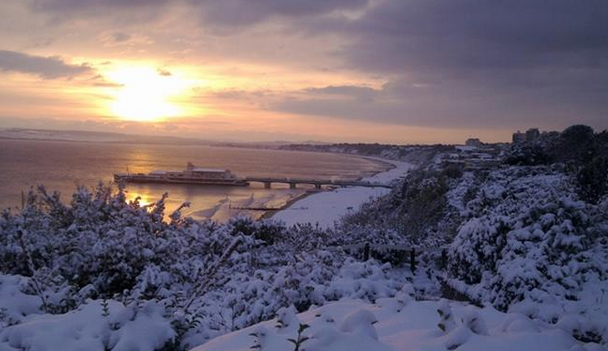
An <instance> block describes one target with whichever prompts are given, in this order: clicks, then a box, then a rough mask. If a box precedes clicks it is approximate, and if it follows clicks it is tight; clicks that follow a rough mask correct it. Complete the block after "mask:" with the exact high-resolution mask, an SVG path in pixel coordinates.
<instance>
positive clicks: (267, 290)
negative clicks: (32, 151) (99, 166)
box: [0, 185, 405, 350]
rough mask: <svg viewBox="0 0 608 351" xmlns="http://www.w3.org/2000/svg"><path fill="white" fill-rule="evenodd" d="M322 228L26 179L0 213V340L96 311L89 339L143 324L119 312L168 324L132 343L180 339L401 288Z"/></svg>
mask: <svg viewBox="0 0 608 351" xmlns="http://www.w3.org/2000/svg"><path fill="white" fill-rule="evenodd" d="M328 235H329V234H328V233H327V232H325V231H322V230H319V229H318V228H315V227H312V226H307V225H303V226H296V227H294V228H290V229H287V228H285V227H283V226H281V225H280V224H277V223H273V222H254V221H251V220H250V219H246V218H237V219H234V220H232V221H230V222H228V223H226V224H223V225H219V224H216V223H214V222H196V221H193V220H190V219H187V218H185V219H184V218H181V217H180V215H179V211H178V212H176V213H173V214H170V215H168V216H166V217H165V215H164V198H162V199H160V200H159V201H158V202H156V203H154V204H151V205H149V206H141V205H140V204H139V202H138V200H135V201H133V202H127V201H126V200H125V196H124V193H123V192H122V190H119V191H118V192H117V193H115V194H113V193H112V191H111V190H110V189H109V188H107V187H104V186H102V185H100V186H98V187H97V188H96V189H95V190H94V191H93V192H90V191H88V190H86V189H82V188H81V189H79V190H78V191H77V192H76V193H75V194H74V196H73V198H72V201H71V202H70V204H69V205H68V204H64V203H62V202H61V201H60V198H59V195H58V194H48V193H47V192H46V191H45V190H44V189H40V191H39V192H38V193H36V192H33V191H32V192H30V194H29V196H28V198H27V204H26V206H25V208H24V209H23V210H22V211H20V212H17V213H11V212H9V211H5V212H3V214H2V217H1V218H0V271H1V273H2V274H4V275H0V277H1V278H2V279H1V280H0V296H10V298H2V299H0V325H1V326H2V327H4V330H2V331H0V347H2V346H1V345H3V343H8V344H10V345H21V346H11V347H24V348H27V347H30V346H27V345H33V344H34V343H37V342H40V341H39V338H42V337H43V336H42V335H46V334H41V332H40V333H39V332H33V331H32V330H33V329H32V328H33V327H32V326H34V325H36V324H37V323H42V321H44V323H48V324H49V328H51V330H55V331H56V332H57V333H60V330H63V329H62V328H63V327H62V324H63V321H67V320H69V321H71V322H70V323H74V321H76V320H79V319H80V318H81V317H79V316H84V314H87V315H88V314H96V313H98V314H99V316H97V317H99V318H97V317H96V318H93V319H92V320H91V325H90V326H89V325H87V327H86V328H93V329H94V330H93V329H87V333H88V332H89V331H90V330H93V331H91V333H93V334H94V335H98V334H99V333H100V334H99V335H101V336H100V338H101V339H99V340H98V343H97V344H96V345H98V346H99V347H98V348H94V347H92V348H90V349H91V350H94V349H99V350H106V349H112V350H121V349H123V348H121V347H119V346H120V345H128V344H124V343H127V342H128V341H127V340H126V339H125V338H127V337H129V338H131V337H130V336H128V335H130V334H129V333H130V332H129V330H130V328H136V329H137V328H140V327H137V326H135V325H132V324H130V323H123V322H122V321H123V320H125V318H126V320H128V321H133V322H134V323H138V320H139V319H138V318H140V317H138V316H147V317H146V318H151V319H153V320H154V321H156V322H154V323H156V324H151V328H152V327H153V326H154V325H158V326H159V328H161V329H163V328H164V329H163V330H162V331H158V332H154V337H155V338H156V339H155V340H156V341H154V344H153V345H147V346H146V345H144V346H141V345H140V346H138V347H140V349H142V350H152V349H159V348H160V346H162V347H165V348H166V349H183V348H188V347H191V346H195V345H198V344H201V343H203V342H205V341H206V340H208V339H211V338H213V337H215V336H217V335H221V334H224V333H226V332H230V331H233V330H237V329H240V328H244V327H247V326H250V325H252V324H255V323H258V322H260V321H264V320H268V319H270V318H273V317H274V316H275V315H276V313H277V311H279V310H280V309H281V308H285V307H289V306H295V307H296V308H297V309H298V311H303V310H306V309H308V308H309V307H310V306H311V305H313V304H315V305H322V304H325V303H326V302H327V301H333V300H338V299H340V298H343V297H351V298H361V299H365V300H368V301H375V300H376V299H378V298H381V297H387V296H393V295H394V294H395V293H396V292H397V291H398V290H399V288H400V287H401V285H402V282H403V281H404V280H405V274H404V273H402V272H396V271H395V270H392V269H391V267H390V265H379V264H377V263H375V262H373V261H370V262H357V261H355V260H354V259H353V258H349V257H348V256H346V255H345V254H344V253H342V251H341V250H340V248H339V247H333V248H332V247H329V246H328V244H331V243H332V241H331V240H329V236H328ZM328 249H331V251H327V250H328ZM92 311H97V312H92ZM117 315H128V317H124V318H123V317H119V316H117ZM55 316H56V317H55ZM102 317H107V318H106V319H107V320H110V321H112V320H114V319H116V318H118V319H117V322H107V321H106V319H103V318H102ZM82 318H85V317H82ZM141 318H143V317H141ZM66 323H67V322H66ZM141 323H144V321H142V322H141ZM51 325H52V326H51ZM142 325H143V324H142ZM26 330H28V332H26ZM96 333H98V334H96ZM144 339H145V338H144ZM148 339H149V338H148ZM78 340H80V339H79V336H78V335H76V334H74V335H72V334H70V336H66V341H65V343H66V344H70V342H74V344H70V345H72V346H70V347H74V348H77V345H79V344H78ZM138 345H139V344H138ZM159 345H160V346H159ZM128 347H129V346H125V348H128Z"/></svg>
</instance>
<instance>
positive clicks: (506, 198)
mask: <svg viewBox="0 0 608 351" xmlns="http://www.w3.org/2000/svg"><path fill="white" fill-rule="evenodd" d="M462 214H463V216H466V217H467V218H468V219H467V220H466V221H465V222H464V223H463V225H462V226H461V227H460V230H459V231H458V235H457V236H456V238H455V239H454V242H453V243H452V245H451V246H450V250H449V257H450V260H449V263H450V264H449V268H450V274H451V276H452V277H453V278H455V279H452V280H451V282H450V283H451V285H452V286H453V287H454V288H456V289H457V290H460V291H461V292H464V293H465V294H467V295H468V296H469V297H470V298H472V299H473V300H477V301H487V302H491V303H492V304H493V305H494V306H495V307H497V308H499V309H501V310H508V309H513V308H518V306H519V308H522V307H523V306H530V305H531V304H535V305H537V306H541V307H542V310H538V309H535V310H534V311H528V312H527V313H528V314H530V315H531V316H533V317H541V318H544V319H546V320H548V321H554V320H555V319H556V318H557V317H558V314H559V313H561V312H563V311H564V308H566V309H574V307H573V306H574V305H577V308H578V310H579V311H578V312H583V313H586V312H585V311H586V310H590V309H591V306H590V304H592V303H593V302H590V301H580V302H579V300H582V299H586V298H588V297H589V294H590V291H591V290H589V287H588V284H589V283H590V282H595V283H593V284H597V283H599V282H601V283H600V284H608V230H607V229H608V212H606V204H605V203H604V204H601V205H600V206H595V205H591V204H588V203H585V202H583V201H580V200H578V199H577V196H576V193H575V191H574V190H573V186H572V183H571V182H570V178H569V177H568V176H567V175H565V174H563V173H561V172H557V171H554V170H552V169H551V168H548V167H514V168H508V169H503V170H499V171H493V172H491V173H490V174H489V176H488V178H487V179H486V180H485V182H484V183H483V184H482V185H481V186H480V187H479V190H478V192H477V196H476V198H475V199H474V200H472V201H470V202H468V204H467V205H466V208H465V209H464V210H463V211H462ZM593 294H595V295H594V296H595V297H594V298H598V296H599V297H601V296H600V295H597V293H596V292H595V291H594V292H593ZM548 306H553V307H548ZM564 306H569V307H564ZM522 311H523V310H522ZM560 311H561V312H560ZM587 312H588V311H587ZM603 313H605V312H603Z"/></svg>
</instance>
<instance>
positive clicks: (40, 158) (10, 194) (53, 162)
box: [0, 140, 386, 221]
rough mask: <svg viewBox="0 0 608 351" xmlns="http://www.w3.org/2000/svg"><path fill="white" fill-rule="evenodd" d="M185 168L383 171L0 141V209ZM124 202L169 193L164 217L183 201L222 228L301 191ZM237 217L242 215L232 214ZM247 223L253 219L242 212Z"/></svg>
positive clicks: (176, 149)
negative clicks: (30, 195)
mask: <svg viewBox="0 0 608 351" xmlns="http://www.w3.org/2000/svg"><path fill="white" fill-rule="evenodd" d="M188 161H191V162H193V163H194V164H196V165H197V166H200V167H217V168H227V169H230V170H231V171H232V172H233V173H235V174H237V175H238V176H277V177H306V178H337V179H356V178H358V177H361V176H365V175H369V174H372V173H375V172H378V171H381V170H383V169H385V167H386V166H385V165H382V164H379V163H377V162H374V161H370V160H366V159H363V158H358V157H354V156H347V155H337V154H324V153H307V152H290V151H278V150H258V149H238V148H224V147H211V146H181V145H162V146H161V145H148V144H145V145H144V144H109V143H79V142H61V141H25V140H0V208H6V207H16V206H20V204H21V192H22V191H27V190H28V189H29V188H30V187H31V186H36V185H39V184H44V185H45V186H46V188H47V190H57V191H59V192H61V193H62V195H63V198H64V200H69V199H70V197H71V194H72V193H73V191H74V189H75V188H76V186H78V185H83V186H87V187H91V186H94V185H95V184H97V183H98V182H99V181H100V180H102V181H104V182H106V183H108V182H110V181H111V180H112V177H113V174H114V173H124V172H125V171H126V168H127V166H128V167H129V171H130V172H146V173H147V172H149V171H151V170H156V169H165V170H183V169H184V168H185V166H186V162H188ZM127 191H128V196H129V198H130V199H133V198H135V197H136V196H140V197H141V198H142V203H150V202H153V201H155V200H156V199H158V198H159V197H160V196H161V195H162V193H164V192H165V191H167V192H169V200H168V206H167V207H168V210H169V211H171V210H173V209H175V208H176V207H177V206H179V205H180V204H181V203H183V202H184V201H189V202H191V207H190V208H189V209H187V210H185V211H184V214H186V215H189V216H193V217H194V218H197V219H202V218H213V219H215V220H219V221H224V220H226V219H227V218H229V217H230V216H234V215H236V214H238V212H237V210H234V209H231V207H243V206H245V207H279V206H282V205H284V204H285V203H286V202H287V201H289V200H290V199H292V198H294V197H295V196H299V195H301V194H302V193H303V192H305V191H306V188H304V187H302V188H299V189H288V188H287V187H286V186H280V185H274V184H273V189H270V190H269V189H264V188H263V186H262V185H258V184H252V185H251V186H249V187H221V186H220V187H218V186H192V185H158V184H157V185H152V184H150V185H141V184H129V185H128V186H127ZM240 212H241V213H243V212H244V211H240ZM246 212H247V214H249V215H252V216H259V215H260V214H261V213H259V212H251V211H246Z"/></svg>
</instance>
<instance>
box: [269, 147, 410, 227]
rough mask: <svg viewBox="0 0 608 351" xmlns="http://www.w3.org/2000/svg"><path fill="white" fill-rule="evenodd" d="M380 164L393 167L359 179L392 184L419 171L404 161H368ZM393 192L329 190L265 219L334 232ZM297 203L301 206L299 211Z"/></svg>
mask: <svg viewBox="0 0 608 351" xmlns="http://www.w3.org/2000/svg"><path fill="white" fill-rule="evenodd" d="M366 158H368V159H371V160H374V161H376V162H382V163H384V164H389V165H391V166H392V167H390V168H387V169H385V170H384V171H380V172H377V173H375V174H373V175H369V176H362V177H360V178H359V179H360V180H361V179H367V180H370V181H376V182H380V183H385V184H388V183H390V182H392V181H394V180H396V179H399V178H400V177H403V176H404V175H406V174H407V173H408V172H409V171H410V170H411V169H413V168H414V167H415V165H414V164H412V163H409V162H402V161H393V160H385V159H382V160H379V159H376V158H371V157H366ZM389 192H390V190H389V189H386V188H367V187H346V188H334V189H331V190H330V189H327V190H326V191H320V192H313V193H308V192H307V193H305V194H304V195H305V196H301V197H297V198H296V199H293V200H292V201H289V202H288V204H286V206H284V207H282V208H281V209H280V210H277V211H272V213H271V214H269V215H267V216H264V219H268V218H271V219H274V220H278V221H282V222H284V223H285V224H286V225H288V226H291V225H295V224H304V223H310V224H317V225H319V226H321V227H325V228H330V227H332V226H333V224H334V223H335V222H336V221H338V220H339V219H340V218H342V217H343V216H344V215H346V214H348V213H350V212H352V211H356V209H358V208H359V207H360V206H361V205H362V204H363V203H365V202H367V201H369V200H370V199H373V198H377V197H380V196H383V195H386V194H388V193H389ZM295 203H299V204H301V206H300V207H299V208H296V207H295V206H294V204H295Z"/></svg>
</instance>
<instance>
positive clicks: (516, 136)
mask: <svg viewBox="0 0 608 351" xmlns="http://www.w3.org/2000/svg"><path fill="white" fill-rule="evenodd" d="M525 142H526V133H522V132H521V131H519V130H518V131H517V132H515V133H513V144H521V143H525Z"/></svg>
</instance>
